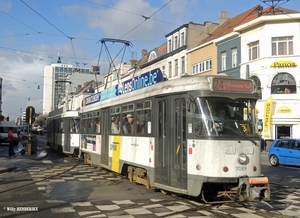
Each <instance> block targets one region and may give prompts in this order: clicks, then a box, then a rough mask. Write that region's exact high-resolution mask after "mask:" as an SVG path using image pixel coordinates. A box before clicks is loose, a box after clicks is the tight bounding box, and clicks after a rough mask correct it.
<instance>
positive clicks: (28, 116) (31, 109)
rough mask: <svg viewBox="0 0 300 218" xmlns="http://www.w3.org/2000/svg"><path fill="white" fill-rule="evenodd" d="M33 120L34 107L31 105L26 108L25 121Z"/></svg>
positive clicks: (32, 121)
mask: <svg viewBox="0 0 300 218" xmlns="http://www.w3.org/2000/svg"><path fill="white" fill-rule="evenodd" d="M34 121H35V109H34V107H32V106H29V107H27V108H26V122H27V123H28V124H33V123H34Z"/></svg>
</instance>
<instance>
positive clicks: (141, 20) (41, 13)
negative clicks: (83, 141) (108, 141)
mask: <svg viewBox="0 0 300 218" xmlns="http://www.w3.org/2000/svg"><path fill="white" fill-rule="evenodd" d="M258 4H260V5H262V6H263V7H264V8H265V7H268V6H269V5H271V4H272V1H271V0H42V1H41V0H0V77H1V78H2V79H3V82H2V105H1V108H2V115H4V116H5V117H7V116H9V117H10V119H11V120H12V119H14V118H16V117H20V116H21V114H22V112H23V111H25V110H26V108H27V107H28V106H33V107H34V108H35V111H36V113H42V111H43V87H44V86H43V83H44V67H45V66H48V65H51V64H52V63H56V61H57V57H58V54H59V55H60V56H61V60H62V64H71V65H73V67H78V68H90V67H91V66H97V65H100V73H101V74H105V73H107V71H106V70H105V69H108V68H109V67H108V66H109V60H110V59H109V57H111V58H112V59H114V64H119V63H120V62H121V61H123V62H127V63H129V60H130V59H132V58H135V59H137V60H139V59H140V58H141V51H142V49H146V50H148V51H150V50H152V49H154V48H156V47H158V46H160V45H162V44H163V43H164V42H165V41H166V37H165V35H166V34H168V33H170V32H171V31H173V30H175V29H177V28H178V27H180V26H182V25H183V24H187V23H189V22H191V21H192V22H194V23H199V24H203V23H204V22H206V21H211V22H214V23H218V18H219V12H220V11H228V12H229V13H230V18H232V17H234V16H237V15H238V14H240V13H243V12H244V11H246V10H249V9H250V8H252V7H254V6H256V5H258ZM274 4H277V6H281V7H285V8H289V9H293V10H296V11H300V4H299V0H281V1H279V2H278V1H274ZM106 38H108V39H118V40H119V39H120V40H126V41H129V42H130V44H129V46H128V45H127V46H126V45H125V44H124V43H120V42H115V43H110V42H109V41H106V42H105V43H101V39H106ZM105 46H107V50H105ZM106 51H107V52H106ZM46 79H47V78H46ZM84 82H86V81H83V83H84ZM38 87H39V89H38Z"/></svg>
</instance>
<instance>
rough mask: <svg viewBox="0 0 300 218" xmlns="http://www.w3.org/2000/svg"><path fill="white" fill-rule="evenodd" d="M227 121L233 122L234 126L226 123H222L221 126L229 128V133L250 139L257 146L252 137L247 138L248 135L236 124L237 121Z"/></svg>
mask: <svg viewBox="0 0 300 218" xmlns="http://www.w3.org/2000/svg"><path fill="white" fill-rule="evenodd" d="M229 122H234V126H235V128H232V127H230V126H229V125H228V123H223V127H224V128H226V129H228V130H230V133H232V134H234V135H236V136H241V137H243V138H244V139H247V140H249V141H251V142H252V143H253V144H254V145H256V146H259V145H258V144H257V143H256V142H255V141H254V140H253V139H251V138H249V137H248V136H246V135H245V133H244V132H242V131H241V130H240V128H239V126H238V123H237V121H229Z"/></svg>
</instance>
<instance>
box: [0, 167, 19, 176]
mask: <svg viewBox="0 0 300 218" xmlns="http://www.w3.org/2000/svg"><path fill="white" fill-rule="evenodd" d="M15 169H17V167H16V166H13V167H8V168H5V169H0V174H1V173H7V172H11V171H13V170H15Z"/></svg>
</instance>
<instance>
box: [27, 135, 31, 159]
mask: <svg viewBox="0 0 300 218" xmlns="http://www.w3.org/2000/svg"><path fill="white" fill-rule="evenodd" d="M27 155H31V134H28V143H27Z"/></svg>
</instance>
